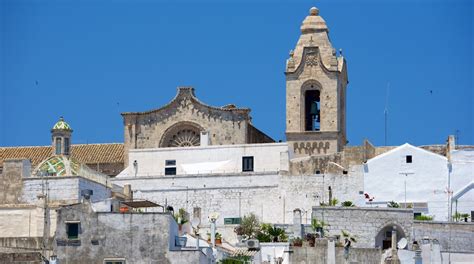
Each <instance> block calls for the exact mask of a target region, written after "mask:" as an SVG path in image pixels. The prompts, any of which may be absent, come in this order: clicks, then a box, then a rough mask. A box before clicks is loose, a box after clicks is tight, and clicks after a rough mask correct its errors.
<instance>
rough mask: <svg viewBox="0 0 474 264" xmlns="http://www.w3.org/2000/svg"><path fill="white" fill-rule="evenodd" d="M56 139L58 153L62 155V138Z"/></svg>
mask: <svg viewBox="0 0 474 264" xmlns="http://www.w3.org/2000/svg"><path fill="white" fill-rule="evenodd" d="M55 141H56V144H55V146H56V147H55V150H56V151H55V152H56V155H61V138H59V137H57V138H56V139H55Z"/></svg>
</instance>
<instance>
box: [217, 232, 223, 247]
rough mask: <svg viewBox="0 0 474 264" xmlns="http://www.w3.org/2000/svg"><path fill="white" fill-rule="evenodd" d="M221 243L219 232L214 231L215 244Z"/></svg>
mask: <svg viewBox="0 0 474 264" xmlns="http://www.w3.org/2000/svg"><path fill="white" fill-rule="evenodd" d="M220 244H222V234H221V233H219V232H216V245H220Z"/></svg>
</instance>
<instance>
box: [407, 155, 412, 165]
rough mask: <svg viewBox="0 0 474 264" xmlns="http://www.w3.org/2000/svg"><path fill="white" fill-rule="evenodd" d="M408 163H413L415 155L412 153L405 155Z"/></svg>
mask: <svg viewBox="0 0 474 264" xmlns="http://www.w3.org/2000/svg"><path fill="white" fill-rule="evenodd" d="M405 159H406V162H407V163H412V162H413V157H412V156H411V155H407V156H406V157H405Z"/></svg>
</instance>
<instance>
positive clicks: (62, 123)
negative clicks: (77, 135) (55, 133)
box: [53, 116, 72, 130]
mask: <svg viewBox="0 0 474 264" xmlns="http://www.w3.org/2000/svg"><path fill="white" fill-rule="evenodd" d="M53 130H72V129H71V126H69V124H68V123H66V121H64V118H63V117H62V116H61V117H60V118H59V121H58V122H57V123H56V124H55V125H54V126H53Z"/></svg>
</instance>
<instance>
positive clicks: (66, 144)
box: [64, 138, 69, 155]
mask: <svg viewBox="0 0 474 264" xmlns="http://www.w3.org/2000/svg"><path fill="white" fill-rule="evenodd" d="M64 155H69V138H64Z"/></svg>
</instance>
